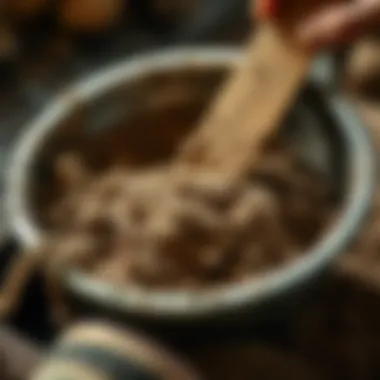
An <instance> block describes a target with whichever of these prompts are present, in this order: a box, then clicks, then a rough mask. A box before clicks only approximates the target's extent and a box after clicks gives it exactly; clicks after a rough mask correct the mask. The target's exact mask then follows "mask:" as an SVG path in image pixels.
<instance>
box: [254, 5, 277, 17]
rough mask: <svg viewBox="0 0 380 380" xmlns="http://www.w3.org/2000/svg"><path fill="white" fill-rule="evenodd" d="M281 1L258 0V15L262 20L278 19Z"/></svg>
mask: <svg viewBox="0 0 380 380" xmlns="http://www.w3.org/2000/svg"><path fill="white" fill-rule="evenodd" d="M278 10H279V0H258V1H257V2H256V15H257V17H258V18H259V19H260V20H268V19H273V18H275V17H277V15H278Z"/></svg>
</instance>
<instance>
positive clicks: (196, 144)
mask: <svg viewBox="0 0 380 380" xmlns="http://www.w3.org/2000/svg"><path fill="white" fill-rule="evenodd" d="M310 60H311V54H308V53H307V52H305V51H303V50H301V49H299V48H297V46H296V45H295V44H294V43H292V41H291V39H289V38H288V37H287V36H286V35H285V34H284V33H282V32H281V30H280V29H278V28H276V27H275V26H274V25H271V24H265V25H263V26H262V27H261V28H260V31H259V32H258V35H257V36H256V37H254V38H252V42H250V44H249V47H248V54H247V58H246V59H245V60H244V62H242V64H241V66H240V67H239V68H238V69H237V70H236V72H235V73H234V74H233V76H232V78H231V79H230V80H229V82H228V83H227V85H226V87H225V88H224V89H223V90H222V93H221V95H220V96H219V97H218V98H217V99H216V102H215V103H214V104H213V106H212V107H211V110H210V112H209V113H208V114H207V115H206V117H205V118H204V120H203V121H202V123H201V125H200V127H199V128H198V129H197V131H196V133H195V134H194V135H192V136H191V137H190V139H189V140H188V141H187V142H186V144H185V146H184V147H183V148H182V151H181V153H180V154H181V157H180V162H185V163H197V164H199V165H202V166H204V167H209V168H212V169H216V170H218V169H219V168H222V169H223V172H224V171H227V172H228V174H230V175H240V174H243V173H244V172H245V171H246V169H248V168H249V167H250V166H251V165H252V163H253V162H254V160H255V159H257V157H258V156H259V155H260V153H261V149H262V147H263V145H264V143H265V141H266V140H267V139H268V138H269V137H271V136H272V135H273V134H274V133H275V132H276V131H277V128H278V126H279V124H280V122H281V121H282V118H283V115H284V113H285V112H286V111H287V109H288V108H289V107H290V106H291V104H292V102H293V100H294V97H295V96H296V95H297V93H298V90H299V88H300V87H301V85H302V83H303V81H304V77H305V75H306V73H307V70H308V67H309V63H310Z"/></svg>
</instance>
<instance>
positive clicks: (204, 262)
mask: <svg viewBox="0 0 380 380" xmlns="http://www.w3.org/2000/svg"><path fill="white" fill-rule="evenodd" d="M198 114H199V110H198V111H196V109H195V108H191V107H190V108H188V109H187V111H186V110H184V108H183V107H182V108H177V109H176V108H174V109H166V110H165V111H157V112H154V113H151V114H147V115H145V116H139V117H136V118H135V119H133V120H130V121H129V122H128V123H127V124H128V125H127V126H126V125H125V124H122V125H120V126H119V127H117V128H115V129H113V131H112V132H104V133H100V134H98V135H97V136H95V137H93V138H92V139H91V141H92V142H91V144H89V142H88V141H85V142H83V141H82V142H81V141H79V140H78V143H77V146H76V147H75V146H71V148H70V150H67V151H64V152H60V153H59V154H58V155H56V158H55V159H53V161H54V162H55V167H54V173H53V175H52V177H53V180H52V182H53V183H54V184H55V186H54V188H55V191H52V187H49V186H46V183H44V185H43V186H42V188H49V192H50V193H49V194H47V193H46V192H45V193H44V192H41V191H38V193H39V195H40V205H41V209H42V208H43V209H44V210H46V202H47V199H48V195H49V196H51V195H52V194H54V196H53V197H52V201H51V202H50V206H49V207H48V212H47V214H46V215H45V223H46V224H48V225H49V226H50V229H51V231H54V233H53V232H52V234H51V235H52V237H53V239H52V241H53V244H54V247H55V248H54V250H55V252H56V255H57V256H58V257H62V258H64V259H63V260H66V261H67V262H69V263H73V264H74V265H76V266H80V267H81V268H83V269H85V270H86V271H88V272H89V273H91V274H93V275H94V276H96V277H98V278H100V279H102V280H106V281H111V282H113V283H119V284H125V283H128V284H132V285H138V286H143V287H160V288H171V287H184V288H197V287H202V286H212V285H217V284H222V283H225V282H231V281H232V282H234V281H241V280H243V279H246V278H247V277H250V276H252V275H255V274H258V273H261V272H262V271H266V270H269V269H272V268H274V267H277V266H279V265H282V264H284V263H286V262H288V261H289V260H292V259H294V258H296V257H298V256H299V255H301V254H302V252H304V251H305V248H307V247H308V246H310V245H311V244H312V243H313V242H314V241H315V240H316V239H317V238H318V236H319V234H320V233H321V231H322V229H323V227H324V226H325V225H326V223H327V220H328V219H329V217H330V215H331V210H332V209H333V204H332V200H331V197H330V195H331V194H330V191H329V188H328V186H327V185H326V183H325V181H324V179H323V177H322V176H321V175H320V174H319V173H317V172H316V171H313V170H312V169H311V168H309V167H307V166H305V165H304V164H303V163H302V162H300V160H299V159H298V158H297V157H296V156H295V155H294V154H293V153H291V152H290V151H289V150H288V149H287V148H286V147H284V146H283V145H282V143H281V142H280V141H272V142H271V143H270V144H269V145H268V147H267V152H266V154H265V157H263V159H262V163H261V164H260V165H259V167H258V168H257V169H255V172H253V173H251V174H250V176H249V177H248V178H244V179H242V180H241V181H239V182H231V181H230V180H229V179H228V178H225V177H224V176H223V173H210V172H203V171H201V170H193V169H191V170H190V169H187V170H174V169H173V168H172V166H171V163H172V159H173V157H174V155H175V152H176V150H177V149H178V147H179V146H180V142H181V141H183V139H184V138H185V136H186V135H187V134H188V132H189V131H190V130H191V128H192V127H193V125H194V124H195V122H196V120H197V116H198ZM105 147H106V148H105ZM39 190H41V189H39ZM43 205H45V206H43ZM57 247H58V248H57Z"/></svg>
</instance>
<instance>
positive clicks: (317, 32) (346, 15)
mask: <svg viewBox="0 0 380 380" xmlns="http://www.w3.org/2000/svg"><path fill="white" fill-rule="evenodd" d="M255 3H256V6H255V8H256V9H255V14H256V17H258V18H259V19H261V20H267V19H279V20H280V19H281V17H282V16H283V14H284V11H286V7H287V6H288V4H289V3H288V2H285V1H284V0H257V1H256V2H255ZM377 22H378V23H380V0H354V1H351V2H349V3H347V2H344V3H338V4H337V3H335V4H334V3H333V2H332V4H328V5H326V6H323V7H322V8H321V9H320V10H318V11H315V12H312V13H311V15H310V16H307V17H306V18H304V19H303V20H302V21H300V22H299V23H298V24H297V25H296V26H295V30H294V31H295V36H296V38H297V39H299V40H300V42H302V43H304V44H305V45H307V46H310V47H325V46H328V45H334V44H341V43H346V42H350V41H352V40H353V39H355V38H356V37H357V36H358V35H360V34H361V33H363V32H365V31H366V30H368V29H370V28H371V27H373V26H375V25H376V23H377Z"/></svg>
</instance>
